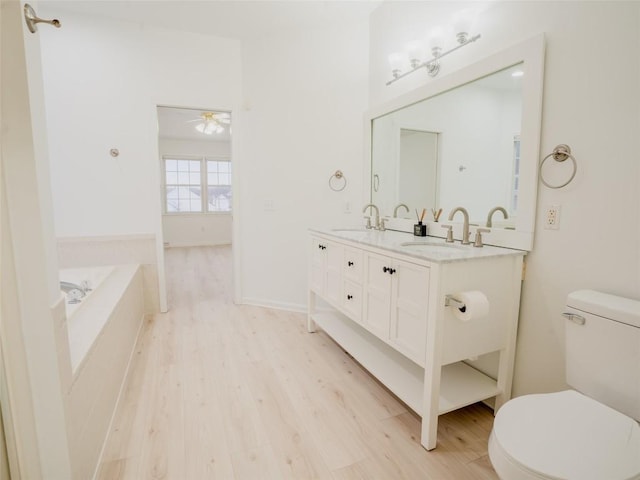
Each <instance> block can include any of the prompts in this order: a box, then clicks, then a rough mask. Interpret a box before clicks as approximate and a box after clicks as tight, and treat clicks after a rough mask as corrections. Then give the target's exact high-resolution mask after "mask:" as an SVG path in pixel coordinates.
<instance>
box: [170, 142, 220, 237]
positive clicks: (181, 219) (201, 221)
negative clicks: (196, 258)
mask: <svg viewBox="0 0 640 480" xmlns="http://www.w3.org/2000/svg"><path fill="white" fill-rule="evenodd" d="M165 155H177V156H180V155H194V156H199V157H204V156H210V157H223V158H231V143H230V142H205V141H198V140H180V139H173V138H160V157H163V156H165ZM231 227H232V219H231V214H230V213H206V214H204V213H189V214H184V213H181V214H177V215H176V214H174V215H171V214H164V215H162V232H163V237H164V243H165V245H169V246H172V247H191V246H202V245H228V244H230V243H231V238H232V231H231V230H232V228H231Z"/></svg>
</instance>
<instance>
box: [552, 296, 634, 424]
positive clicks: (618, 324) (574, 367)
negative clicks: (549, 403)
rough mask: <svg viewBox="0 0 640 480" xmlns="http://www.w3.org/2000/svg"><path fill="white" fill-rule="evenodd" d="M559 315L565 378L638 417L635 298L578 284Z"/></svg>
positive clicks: (589, 394) (631, 415) (606, 402)
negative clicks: (563, 323) (563, 343)
mask: <svg viewBox="0 0 640 480" xmlns="http://www.w3.org/2000/svg"><path fill="white" fill-rule="evenodd" d="M563 316H564V317H565V318H566V320H565V334H566V337H565V343H566V371H567V383H568V384H569V385H571V387H573V388H574V389H575V390H578V391H579V392H581V393H583V394H585V395H587V396H589V397H591V398H593V399H595V400H597V401H599V402H601V403H604V404H605V405H608V406H610V407H611V408H614V409H616V410H618V411H620V412H622V413H624V414H625V415H628V416H630V417H632V418H634V419H636V420H640V301H638V300H631V299H629V298H622V297H617V296H615V295H609V294H606V293H602V292H596V291H593V290H579V291H576V292H573V293H571V294H569V296H568V297H567V308H566V309H565V312H564V313H563ZM582 319H584V322H582Z"/></svg>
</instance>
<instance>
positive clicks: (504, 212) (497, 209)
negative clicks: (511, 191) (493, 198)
mask: <svg viewBox="0 0 640 480" xmlns="http://www.w3.org/2000/svg"><path fill="white" fill-rule="evenodd" d="M496 212H502V216H503V217H504V219H505V220H506V219H507V218H509V214H508V213H507V211H506V210H505V209H504V208H502V207H493V208H492V209H491V210H489V215H487V224H486V226H487V227H493V223H492V217H493V214H494V213H496Z"/></svg>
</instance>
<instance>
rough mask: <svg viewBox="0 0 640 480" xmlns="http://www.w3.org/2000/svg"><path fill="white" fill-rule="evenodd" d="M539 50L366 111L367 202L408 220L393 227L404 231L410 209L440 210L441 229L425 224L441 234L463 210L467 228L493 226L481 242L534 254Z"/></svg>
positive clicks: (480, 66) (516, 50) (529, 46)
mask: <svg viewBox="0 0 640 480" xmlns="http://www.w3.org/2000/svg"><path fill="white" fill-rule="evenodd" d="M543 54H544V41H543V38H542V37H541V36H540V37H537V38H535V39H532V40H530V41H528V42H524V43H523V44H520V45H517V46H515V47H512V48H511V49H508V50H506V51H504V52H501V53H500V54H498V55H494V56H492V57H489V58H487V59H485V60H482V61H480V62H478V63H477V64H474V65H472V66H470V67H467V68H465V69H462V70H460V71H458V72H455V74H452V75H450V76H448V77H443V78H440V79H437V80H435V81H433V82H431V83H430V84H429V85H427V86H425V87H422V88H420V89H418V90H416V91H413V92H410V93H409V94H405V95H403V96H402V97H399V98H398V99H396V100H394V101H392V102H389V103H388V104H386V105H385V106H382V107H380V108H378V109H375V110H373V111H372V112H370V114H369V116H368V118H367V122H368V124H367V127H368V129H369V133H370V135H371V136H370V143H369V146H370V149H371V150H370V159H371V163H370V171H369V172H368V173H369V178H370V182H371V183H370V185H371V188H370V198H369V200H370V201H371V202H372V203H374V204H376V205H377V206H378V207H380V210H381V212H383V214H385V215H391V214H392V213H393V212H394V210H395V209H396V207H397V206H398V205H400V204H405V205H407V206H408V207H409V210H410V213H409V214H406V213H405V210H404V209H400V210H399V211H400V212H402V216H409V215H411V220H406V221H402V220H392V221H391V222H390V224H391V227H392V228H396V229H399V230H406V231H411V226H412V224H413V223H414V218H415V214H414V211H415V210H416V209H417V210H418V211H421V210H422V209H423V208H427V210H428V211H429V212H430V211H431V209H432V208H434V209H436V210H437V209H440V208H442V210H443V213H442V216H441V217H440V222H439V223H438V222H435V221H433V220H434V219H433V217H432V216H430V215H429V216H428V217H427V218H428V220H429V235H433V236H443V235H444V233H445V231H444V229H442V228H441V227H440V224H442V223H450V222H448V221H447V215H448V214H449V212H450V211H451V210H452V209H454V208H455V207H457V206H462V207H464V208H465V209H467V211H468V212H469V218H470V223H471V224H472V225H476V226H480V227H485V226H487V224H490V226H491V233H490V234H487V235H485V239H486V243H489V244H493V245H499V246H506V247H511V248H519V249H524V250H530V249H531V247H532V243H533V226H534V223H535V202H536V190H537V161H538V157H539V155H538V154H539V148H538V146H539V135H540V115H541V99H542V68H543V65H542V62H543ZM492 211H494V212H495V213H494V215H493V217H492V218H491V219H489V218H488V217H489V213H490V212H492ZM457 220H459V219H456V222H457ZM457 227H458V226H456V229H458V228H457Z"/></svg>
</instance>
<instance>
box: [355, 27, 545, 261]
mask: <svg viewBox="0 0 640 480" xmlns="http://www.w3.org/2000/svg"><path fill="white" fill-rule="evenodd" d="M544 51H545V41H544V34H540V35H537V36H535V37H533V38H530V39H529V40H526V41H524V42H521V43H518V44H516V45H514V46H512V47H509V48H507V49H505V50H502V51H500V52H498V53H496V54H494V55H491V56H489V57H486V58H484V59H482V60H480V61H478V62H476V63H473V64H471V65H469V66H467V67H464V68H461V69H460V70H457V71H455V72H452V73H451V74H449V75H446V76H443V77H439V78H436V79H435V80H432V81H430V82H429V83H428V84H426V85H424V86H422V87H419V88H416V89H415V90H412V91H410V92H407V93H404V94H402V95H400V96H398V97H396V98H394V99H392V100H390V101H388V102H385V103H383V104H381V105H379V106H377V107H375V108H372V109H370V110H369V111H368V112H367V113H366V114H365V147H364V151H365V165H364V185H365V186H366V185H368V186H369V187H368V188H366V187H365V190H366V191H365V197H364V203H365V204H366V203H369V202H370V201H371V200H372V192H371V185H372V180H373V179H372V171H371V170H372V148H371V146H372V140H373V139H372V130H373V128H372V127H373V120H374V119H376V118H378V117H381V116H383V115H386V114H389V113H391V112H394V111H396V110H399V109H401V108H404V107H408V106H410V105H413V104H415V103H418V102H421V101H423V100H426V99H428V98H431V97H434V96H436V95H440V94H442V93H444V92H446V91H449V90H452V89H454V88H457V87H461V86H463V85H465V84H467V83H470V82H473V81H474V80H478V79H480V78H483V77H486V76H488V75H491V74H492V73H495V72H497V71H500V70H504V69H505V68H508V67H511V66H513V65H516V64H518V63H523V69H524V71H525V75H524V77H523V78H522V114H521V115H522V123H521V131H520V176H521V178H525V179H531V180H527V181H526V182H521V183H520V186H519V195H518V197H519V198H518V201H519V205H518V216H517V218H516V227H515V230H507V229H491V232H490V233H485V234H483V239H484V243H485V244H487V245H496V246H500V247H507V248H515V249H518V250H527V251H530V250H531V249H532V248H533V237H534V230H535V222H536V202H537V192H538V159H539V158H540V140H541V139H540V132H541V123H542V96H543V83H544ZM462 206H463V207H464V205H462ZM391 213H392V212H381V215H384V216H385V217H390V216H391ZM487 213H488V212H487ZM448 214H449V212H442V215H443V216H442V218H444V219H446V218H447V217H448ZM445 222H446V220H445ZM414 223H415V222H414V221H413V220H408V219H397V218H390V219H389V221H388V222H387V228H389V229H392V230H400V231H404V232H413V224H414ZM425 223H427V234H428V235H429V236H435V237H442V238H444V237H445V234H446V232H445V229H443V228H440V225H441V223H437V222H433V221H430V222H425ZM447 223H450V224H453V225H454V229H453V230H454V238H456V239H460V238H461V237H462V224H461V223H460V222H458V221H456V222H447Z"/></svg>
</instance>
